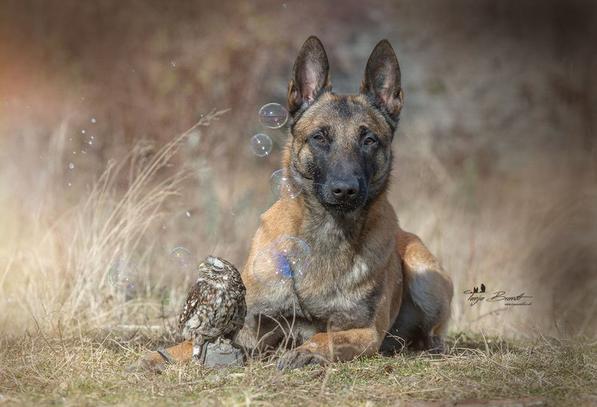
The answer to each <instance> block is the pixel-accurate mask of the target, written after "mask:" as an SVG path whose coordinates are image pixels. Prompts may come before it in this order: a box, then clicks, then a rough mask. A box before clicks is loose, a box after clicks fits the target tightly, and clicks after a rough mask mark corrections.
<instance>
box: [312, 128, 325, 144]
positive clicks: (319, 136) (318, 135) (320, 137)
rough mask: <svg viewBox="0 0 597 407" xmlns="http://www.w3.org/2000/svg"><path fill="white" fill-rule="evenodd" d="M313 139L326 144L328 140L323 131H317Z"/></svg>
mask: <svg viewBox="0 0 597 407" xmlns="http://www.w3.org/2000/svg"><path fill="white" fill-rule="evenodd" d="M311 139H312V140H313V141H316V142H318V143H325V142H326V138H325V135H324V134H323V132H322V131H317V132H315V133H313V134H312V135H311Z"/></svg>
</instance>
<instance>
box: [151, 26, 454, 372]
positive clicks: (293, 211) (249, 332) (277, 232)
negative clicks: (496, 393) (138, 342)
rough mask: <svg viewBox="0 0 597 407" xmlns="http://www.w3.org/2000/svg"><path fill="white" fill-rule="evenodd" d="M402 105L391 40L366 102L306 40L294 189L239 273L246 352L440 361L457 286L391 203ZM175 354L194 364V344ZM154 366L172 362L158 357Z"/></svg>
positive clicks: (292, 363)
mask: <svg viewBox="0 0 597 407" xmlns="http://www.w3.org/2000/svg"><path fill="white" fill-rule="evenodd" d="M402 105H403V92H402V88H401V84H400V68H399V65H398V59H397V58H396V55H395V53H394V50H393V49H392V47H391V45H390V43H389V42H388V41H386V40H383V41H381V42H380V43H379V44H377V46H376V47H375V49H374V50H373V52H372V53H371V56H370V57H369V61H368V62H367V67H366V70H365V75H364V79H363V81H362V84H361V89H360V93H359V94H358V95H350V96H340V95H336V94H334V93H332V92H331V82H330V74H329V66H328V59H327V56H326V53H325V50H324V48H323V45H322V44H321V42H320V41H319V39H317V38H316V37H310V38H309V39H308V40H307V41H306V42H305V44H304V45H303V47H302V48H301V50H300V52H299V55H298V57H297V60H296V62H295V64H294V69H293V73H292V78H291V80H290V83H289V87H288V107H289V112H290V114H291V118H292V120H291V126H290V137H289V140H288V144H287V146H286V150H285V153H284V160H283V166H284V171H285V176H286V179H287V181H288V185H287V186H288V188H287V189H286V192H285V193H284V194H283V195H282V197H281V199H280V200H279V201H277V202H276V203H275V204H274V205H273V206H272V207H271V208H270V209H269V210H268V211H267V212H265V213H264V214H263V216H262V217H261V226H260V227H259V229H258V230H257V233H256V234H255V237H254V239H253V244H252V248H251V251H250V253H249V257H248V260H247V262H246V264H245V267H244V269H243V271H242V278H243V282H244V283H245V286H246V289H247V294H246V302H247V308H248V313H247V317H246V319H245V325H244V327H243V329H242V330H241V332H240V334H239V335H238V337H237V338H236V342H237V343H238V344H240V345H242V346H243V347H245V348H246V349H267V348H268V347H269V348H271V347H273V348H275V347H278V346H280V344H285V345H287V346H288V347H290V348H291V349H290V350H289V351H288V352H286V353H285V355H284V356H283V357H282V358H281V359H280V362H279V367H281V368H296V367H301V366H304V365H306V364H309V363H320V362H322V361H333V360H343V361H346V360H350V359H353V358H355V357H357V356H360V355H371V354H374V353H375V352H378V351H380V350H381V351H384V352H393V351H396V350H399V349H400V348H401V347H402V345H404V344H406V345H410V346H413V347H415V348H417V349H429V350H440V351H441V349H442V345H443V342H442V340H441V337H442V335H443V334H444V333H445V329H446V324H447V321H448V318H449V316H450V303H451V300H452V291H453V288H452V282H451V280H450V277H449V276H447V275H446V274H445V273H444V272H443V271H442V269H441V267H440V265H439V264H438V262H437V260H436V259H435V258H434V257H433V255H431V253H430V252H429V251H428V250H427V248H426V247H425V246H424V245H423V243H422V242H421V241H420V240H419V238H418V237H417V236H415V235H413V234H411V233H408V232H405V231H403V230H402V229H400V227H399V226H398V220H397V217H396V214H395V212H394V209H393V208H392V206H391V205H390V203H389V202H388V199H387V193H386V190H387V187H388V180H389V177H390V173H391V168H392V148H391V144H392V139H393V136H394V131H395V129H396V126H397V124H398V119H399V115H400V110H401V109H402ZM289 191H293V192H292V193H290V192H289ZM295 195H296V196H295ZM168 354H169V355H170V357H171V358H173V359H175V360H178V361H182V360H188V359H190V358H191V355H192V345H191V344H190V343H187V342H184V343H182V344H179V345H176V346H174V347H171V348H169V349H168ZM146 360H147V361H150V362H151V364H154V365H155V364H160V363H163V358H162V357H161V356H160V355H158V354H157V353H152V354H150V355H148V357H147V359H146Z"/></svg>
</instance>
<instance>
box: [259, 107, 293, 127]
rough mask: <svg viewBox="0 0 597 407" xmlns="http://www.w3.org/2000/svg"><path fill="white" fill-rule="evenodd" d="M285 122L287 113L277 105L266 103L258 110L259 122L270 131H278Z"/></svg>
mask: <svg viewBox="0 0 597 407" xmlns="http://www.w3.org/2000/svg"><path fill="white" fill-rule="evenodd" d="M287 120H288V111H287V110H286V109H284V107H283V106H282V105H281V104H279V103H268V104H267V105H263V106H261V109H259V121H260V122H261V124H263V125H264V126H265V127H269V128H270V129H279V128H280V127H282V126H284V125H285V124H286V121H287Z"/></svg>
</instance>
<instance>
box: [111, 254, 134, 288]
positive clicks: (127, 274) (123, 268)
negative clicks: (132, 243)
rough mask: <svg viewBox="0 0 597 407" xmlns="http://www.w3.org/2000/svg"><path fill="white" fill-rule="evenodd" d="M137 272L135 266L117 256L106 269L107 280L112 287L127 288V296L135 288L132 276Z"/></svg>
mask: <svg viewBox="0 0 597 407" xmlns="http://www.w3.org/2000/svg"><path fill="white" fill-rule="evenodd" d="M136 274H137V270H136V267H135V265H134V264H133V263H131V262H130V261H126V260H125V259H122V258H118V259H116V260H115V261H114V262H113V263H112V264H111V265H110V269H109V270H108V281H109V282H110V284H112V285H113V286H114V287H123V288H125V289H126V290H127V297H128V296H129V294H130V292H131V291H132V290H134V289H135V282H134V278H135V275H136Z"/></svg>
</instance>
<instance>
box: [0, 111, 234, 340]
mask: <svg viewBox="0 0 597 407" xmlns="http://www.w3.org/2000/svg"><path fill="white" fill-rule="evenodd" d="M224 113H225V111H212V112H211V113H209V114H207V115H205V116H203V117H202V118H201V119H200V120H199V121H198V122H197V123H196V124H195V125H193V126H192V127H191V128H190V129H189V130H187V131H186V132H184V133H183V134H182V135H180V136H177V137H175V138H174V139H172V140H171V141H170V142H168V143H166V144H165V145H163V146H162V147H156V146H155V145H152V144H148V143H139V144H136V145H135V146H134V147H133V148H132V149H131V150H130V152H128V153H127V154H126V155H124V156H123V157H121V158H120V159H119V160H110V161H108V162H107V163H106V166H105V169H104V171H103V172H102V173H101V175H100V176H99V178H97V179H96V180H95V181H94V182H93V183H92V184H91V186H90V187H89V188H88V189H87V190H86V191H85V193H84V194H81V195H80V196H79V200H77V201H75V202H74V203H73V205H72V206H70V207H67V208H65V207H64V201H62V200H59V201H58V202H54V201H53V199H52V196H55V193H56V190H52V191H51V193H50V194H47V192H48V191H47V190H45V188H43V189H42V190H41V191H40V190H38V191H36V190H33V189H30V190H29V193H30V194H33V193H36V194H37V199H39V200H40V201H39V205H38V209H37V210H36V213H35V214H34V216H32V217H30V218H29V219H27V220H26V221H23V219H20V222H18V223H17V224H15V226H18V229H19V230H18V232H17V233H15V234H14V236H13V237H14V238H15V241H13V242H12V244H11V246H12V247H11V249H12V250H11V251H6V252H4V253H3V255H4V256H6V257H3V272H2V274H1V275H0V293H1V294H0V308H1V309H2V310H3V311H2V313H1V315H0V327H2V328H1V330H2V331H3V332H5V333H7V334H18V333H20V332H22V331H23V330H26V329H32V328H35V329H41V330H42V331H44V332H58V331H59V330H62V329H72V328H73V327H76V328H79V329H84V330H88V329H92V328H97V327H106V326H110V325H114V324H134V323H137V324H146V323H148V321H149V320H151V319H153V321H155V319H156V318H157V317H158V316H159V315H160V312H162V319H163V318H164V317H165V316H164V315H163V312H164V310H163V307H162V309H160V300H162V301H163V300H164V298H174V299H178V298H179V297H180V295H181V293H182V294H184V291H185V283H187V282H188V281H186V280H185V279H184V278H183V279H182V281H179V282H178V283H177V284H169V285H167V284H164V280H165V279H169V278H170V276H168V275H163V274H162V275H161V277H158V278H152V271H153V272H154V274H155V269H156V267H170V268H176V267H177V264H176V263H175V262H177V261H178V262H180V261H192V259H191V258H188V259H181V258H180V253H178V257H176V256H175V255H176V253H175V254H174V258H172V259H170V261H168V260H166V261H165V260H164V257H165V256H163V253H159V251H157V250H156V246H157V245H158V244H159V236H160V232H161V231H162V229H163V228H164V226H163V223H160V221H163V218H164V215H165V214H166V204H167V203H168V201H169V200H171V199H173V198H174V197H177V196H180V191H181V186H182V183H183V182H184V181H185V180H186V179H187V178H189V176H190V173H189V171H188V170H186V169H176V170H172V168H171V166H172V161H173V158H174V157H175V155H176V154H177V153H178V152H179V149H180V147H181V145H183V144H184V143H185V142H186V141H187V139H188V137H189V135H192V134H195V132H196V131H197V130H198V129H201V128H204V127H208V126H209V125H210V124H211V123H212V122H213V121H216V120H218V119H219V118H220V116H222V115H223V114H224ZM68 129H69V127H68V124H67V123H64V124H63V125H62V126H60V128H59V129H58V130H57V132H56V133H55V134H53V135H52V143H51V150H50V151H49V155H50V156H53V157H57V158H60V157H63V156H64V154H63V153H64V152H63V151H61V149H63V148H64V144H65V143H64V140H65V139H66V137H67V134H68V131H67V130H68ZM49 165H50V168H49V169H48V173H49V174H54V175H55V176H57V177H58V178H60V179H62V178H63V177H62V176H61V175H59V174H62V171H60V169H59V168H60V167H62V166H63V165H64V162H61V161H60V162H54V161H50V163H49ZM69 169H71V168H69ZM48 178H49V177H48ZM56 181H57V180H56V179H47V180H46V182H47V183H48V184H47V185H48V186H51V187H52V188H56V186H57V185H62V191H61V192H62V193H65V192H67V191H68V189H69V188H70V187H71V186H72V183H71V182H69V183H68V184H66V185H65V184H64V182H56ZM122 182H124V183H125V185H126V187H124V188H123V185H121V183H122ZM45 198H47V199H45ZM13 204H14V202H13ZM56 205H58V206H56ZM14 215H17V216H18V215H19V211H15V213H12V214H11V213H10V212H5V213H4V217H5V218H6V217H10V216H14ZM3 220H8V219H3ZM5 232H6V233H7V234H9V235H10V233H11V232H15V231H14V230H9V229H5ZM183 254H184V255H188V256H191V254H190V252H188V253H183ZM160 255H162V256H161V257H160ZM168 263H169V264H168ZM179 266H180V264H179ZM165 289H167V290H168V291H167V292H164V290H165ZM160 290H161V292H160ZM169 305H173V306H174V307H177V306H178V302H176V301H174V302H173V303H171V304H169ZM168 311H169V312H171V313H172V312H175V311H173V310H170V309H169V310H168Z"/></svg>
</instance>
